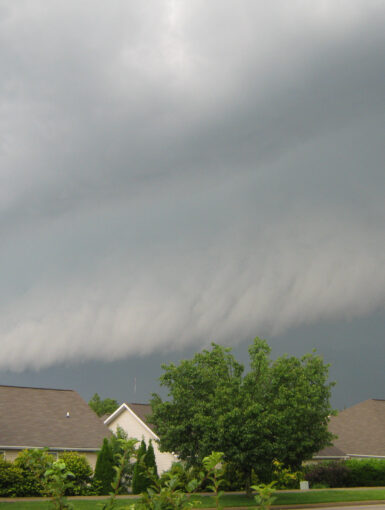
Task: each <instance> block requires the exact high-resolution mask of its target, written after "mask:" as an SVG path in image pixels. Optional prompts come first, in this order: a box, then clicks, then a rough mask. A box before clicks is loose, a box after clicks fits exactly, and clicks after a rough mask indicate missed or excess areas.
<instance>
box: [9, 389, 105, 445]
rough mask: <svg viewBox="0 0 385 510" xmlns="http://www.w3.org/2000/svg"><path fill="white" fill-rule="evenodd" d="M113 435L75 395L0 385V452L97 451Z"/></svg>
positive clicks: (53, 390) (50, 390)
mask: <svg viewBox="0 0 385 510" xmlns="http://www.w3.org/2000/svg"><path fill="white" fill-rule="evenodd" d="M67 413H69V416H68V417H67ZM110 434H111V433H110V431H109V430H108V428H107V427H106V426H105V425H104V424H103V423H102V422H101V421H100V419H99V417H98V416H97V415H96V414H95V413H94V412H93V411H92V409H91V408H90V407H89V406H88V404H87V403H86V402H85V401H84V400H83V399H82V398H81V397H80V395H79V394H78V393H76V391H73V390H58V389H50V388H25V387H20V386H1V385H0V448H4V447H11V446H13V447H45V446H47V447H49V448H65V449H79V450H82V449H95V450H97V449H99V448H100V447H101V444H102V442H103V438H104V437H107V436H109V435H110Z"/></svg>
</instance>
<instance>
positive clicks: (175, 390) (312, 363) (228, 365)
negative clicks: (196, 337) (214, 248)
mask: <svg viewBox="0 0 385 510" xmlns="http://www.w3.org/2000/svg"><path fill="white" fill-rule="evenodd" d="M249 355H250V370H249V371H248V372H247V373H246V374H244V367H243V365H241V364H240V363H238V362H237V361H236V359H235V358H234V356H233V355H232V354H231V349H229V348H224V347H221V346H219V345H216V344H212V349H211V350H204V351H203V352H201V353H198V354H196V355H195V356H194V357H193V358H192V359H191V360H184V361H182V362H181V363H180V364H179V365H178V366H177V365H175V364H173V363H172V364H170V365H163V366H162V368H163V370H164V374H163V375H162V376H161V378H160V382H161V385H162V386H165V387H166V388H168V399H167V400H162V398H161V397H160V396H159V395H157V394H154V395H153V398H152V401H151V405H152V410H153V414H152V416H151V421H152V423H153V424H154V425H155V426H156V430H157V434H158V436H159V437H160V447H161V449H162V450H166V451H173V452H175V453H176V454H177V455H178V456H179V457H180V458H181V459H183V460H186V461H187V462H188V463H189V464H190V465H197V464H199V463H200V462H201V461H202V459H203V458H204V457H205V456H207V455H209V454H210V453H211V452H212V451H221V452H224V455H225V456H224V460H226V461H228V462H231V463H234V464H235V465H237V466H238V468H239V469H240V471H241V472H242V473H243V476H244V479H245V487H246V489H247V488H248V487H249V485H250V480H251V474H252V470H253V469H254V470H255V471H256V472H257V474H258V475H259V477H260V478H262V479H263V478H267V477H268V476H269V473H270V470H271V465H272V461H273V459H278V460H280V461H281V462H283V463H284V464H285V465H286V466H288V467H291V468H297V467H299V465H300V464H301V463H302V461H303V460H306V459H309V458H310V457H311V456H312V454H313V453H314V452H317V451H318V450H320V449H321V448H323V447H324V446H326V445H328V444H329V443H330V440H331V434H330V433H329V432H328V427H327V425H328V416H329V415H330V414H331V413H332V409H331V407H330V402H329V399H330V392H331V387H332V385H333V383H329V382H328V365H325V364H324V362H323V360H322V358H320V357H319V356H317V355H316V354H315V353H314V352H313V353H312V354H307V355H305V356H303V357H302V358H300V359H299V358H296V357H294V356H290V357H289V356H283V357H280V358H278V359H276V360H275V361H272V360H271V359H270V348H269V346H268V345H267V343H266V342H265V341H264V340H260V339H259V338H256V339H255V340H254V343H253V344H252V345H251V346H250V348H249Z"/></svg>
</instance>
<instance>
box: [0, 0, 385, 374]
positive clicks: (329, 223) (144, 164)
mask: <svg viewBox="0 0 385 510" xmlns="http://www.w3.org/2000/svg"><path fill="white" fill-rule="evenodd" d="M0 14H1V15H0V40H1V44H0V63H1V68H2V69H3V72H2V73H1V76H0V248H1V249H0V264H1V266H0V267H1V274H2V277H1V282H2V283H1V286H0V346H1V352H2V356H1V358H0V369H11V370H23V369H25V368H30V367H32V368H37V369H38V368H42V367H47V366H50V365H53V364H55V363H58V362H63V361H66V362H73V361H79V360H115V359H119V358H122V357H127V356H130V355H137V354H143V355H145V354H149V353H151V352H154V351H163V350H178V349H183V348H184V347H186V346H191V345H196V346H197V347H201V346H202V345H207V343H208V342H210V341H217V342H223V343H226V344H229V345H235V344H237V343H239V342H240V341H242V340H244V339H245V338H252V337H254V336H256V335H261V336H263V335H268V336H274V335H279V334H282V332H283V331H285V330H288V329H289V328H292V327H294V326H298V325H300V324H305V323H306V324H311V323H313V322H316V321H322V320H330V319H339V318H354V317H362V316H365V315H367V314H369V313H372V312H374V311H377V310H383V309H384V305H385V236H384V227H385V207H384V204H385V196H384V195H385V191H384V190H385V172H384V160H385V158H384V156H385V148H384V123H385V107H384V93H385V60H384V58H383V48H384V47H385V35H384V34H385V30H384V25H385V6H384V4H383V2H378V1H374V0H373V1H368V0H362V1H358V0H355V1H354V0H353V1H352V0H349V1H340V2H335V1H327V0H324V1H320V2H317V3H316V4H315V3H312V2H306V1H304V0H303V1H299V0H298V1H293V2H290V5H289V4H288V3H287V2H284V1H282V2H281V1H278V2H274V4H272V5H267V4H266V2H262V1H255V0H252V1H247V0H245V1H243V2H235V1H223V0H222V1H221V2H219V1H218V2H217V1H215V0H213V1H212V2H209V3H207V2H203V1H199V0H197V1H194V2H188V1H187V0H186V1H178V2H175V1H171V0H170V1H164V2H158V1H151V0H150V1H146V2H139V1H138V2H136V1H132V2H123V1H119V0H117V1H116V2H113V3H111V4H108V6H106V4H105V3H104V2H100V1H95V0H93V1H92V2H91V1H89V2H88V1H85V2H82V3H81V4H79V3H76V2H73V1H68V2H65V3H63V2H57V1H52V2H50V3H49V4H47V3H46V2H39V1H37V2H34V3H30V2H26V1H25V2H24V1H19V2H17V3H15V2H12V1H7V0H3V1H2V2H0Z"/></svg>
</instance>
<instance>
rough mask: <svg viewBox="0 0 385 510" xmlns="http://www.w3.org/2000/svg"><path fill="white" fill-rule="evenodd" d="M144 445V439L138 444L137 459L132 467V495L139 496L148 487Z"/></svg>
mask: <svg viewBox="0 0 385 510" xmlns="http://www.w3.org/2000/svg"><path fill="white" fill-rule="evenodd" d="M146 453H147V448H146V443H145V441H144V439H142V442H141V443H140V446H139V449H138V457H137V461H136V464H135V467H134V475H133V477H132V493H133V494H141V493H142V492H144V491H145V490H146V489H147V487H148V486H149V484H150V483H149V479H148V475H147V466H146Z"/></svg>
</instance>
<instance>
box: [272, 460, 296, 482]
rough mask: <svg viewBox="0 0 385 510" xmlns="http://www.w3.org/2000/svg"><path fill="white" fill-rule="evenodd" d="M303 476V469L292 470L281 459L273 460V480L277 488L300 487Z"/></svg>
mask: <svg viewBox="0 0 385 510" xmlns="http://www.w3.org/2000/svg"><path fill="white" fill-rule="evenodd" d="M302 476H303V475H302V472H301V471H291V470H290V469H289V468H286V467H284V465H283V463H282V462H280V461H279V460H274V461H273V480H274V481H275V484H276V485H275V488H276V489H298V487H299V482H300V480H301V479H302Z"/></svg>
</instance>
